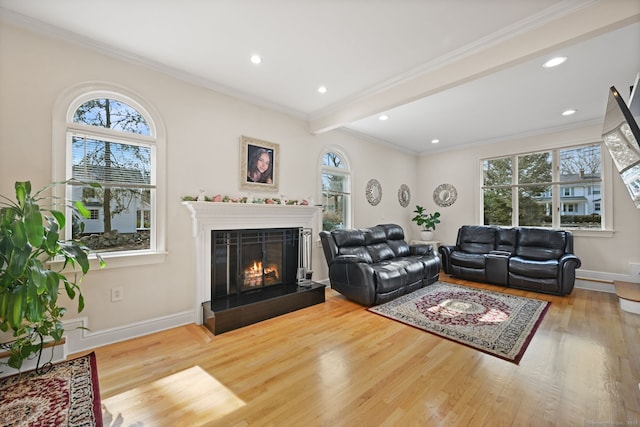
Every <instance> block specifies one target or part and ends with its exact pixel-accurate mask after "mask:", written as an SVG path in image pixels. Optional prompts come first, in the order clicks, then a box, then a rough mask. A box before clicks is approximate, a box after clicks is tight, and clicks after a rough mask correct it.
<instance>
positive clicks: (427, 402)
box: [73, 276, 640, 427]
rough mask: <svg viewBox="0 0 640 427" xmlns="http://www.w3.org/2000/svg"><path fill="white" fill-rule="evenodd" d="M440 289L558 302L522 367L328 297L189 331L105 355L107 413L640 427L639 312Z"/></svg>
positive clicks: (294, 421) (572, 300)
mask: <svg viewBox="0 0 640 427" xmlns="http://www.w3.org/2000/svg"><path fill="white" fill-rule="evenodd" d="M441 280H443V281H451V282H454V283H459V284H466V285H469V286H476V287H479V288H483V289H489V290H494V291H498V292H505V293H509V294H513V295H522V296H528V297H531V298H538V299H544V300H548V301H551V306H550V308H549V311H548V313H547V315H546V317H545V319H544V321H543V322H542V324H541V325H540V328H539V329H538V331H537V333H536V335H535V336H534V338H533V340H532V341H531V344H530V345H529V348H528V349H527V351H526V353H525V355H524V357H523V358H522V360H521V362H520V364H519V365H515V364H513V363H510V362H507V361H504V360H501V359H498V358H496V357H493V356H490V355H487V354H484V353H481V352H478V351H476V350H474V349H471V348H469V347H465V346H463V345H460V344H457V343H454V342H451V341H448V340H445V339H442V338H439V337H437V336H434V335H431V334H429V333H426V332H423V331H420V330H418V329H415V328H412V327H408V326H405V325H402V324H400V323H398V322H394V321H392V320H389V319H386V318H384V317H382V316H379V315H376V314H373V313H371V312H368V311H367V310H366V309H365V308H364V307H362V306H360V305H358V304H355V303H353V302H350V301H348V300H346V299H345V298H344V297H342V296H341V295H339V294H337V293H336V292H334V291H333V290H330V289H328V290H327V301H326V302H325V303H324V304H320V305H316V306H312V307H309V308H306V309H303V310H299V311H296V312H293V313H289V314H286V315H284V316H280V317H278V318H275V319H270V320H267V321H264V322H261V323H259V324H255V325H251V326H248V327H245V328H242V329H239V330H235V331H231V332H227V333H224V334H221V335H217V336H214V335H212V334H211V333H210V332H209V331H207V330H206V329H205V328H203V327H199V326H196V325H188V326H184V327H180V328H175V329H172V330H168V331H165V332H161V333H157V334H153V335H149V336H146V337H141V338H137V339H133V340H129V341H125V342H121V343H117V344H113V345H109V346H105V347H102V348H97V349H95V352H96V356H97V361H98V371H99V378H100V387H101V394H102V399H103V404H104V407H105V414H106V416H107V418H108V419H109V420H112V421H113V423H112V424H113V425H123V426H125V425H127V426H128V425H147V426H181V425H184V426H198V425H210V426H218V425H220V426H237V427H244V426H285V425H286V426H289V425H294V426H298V425H299V426H305V427H311V426H378V425H380V426H484V425H486V426H511V425H518V426H527V425H530V426H558V425H562V426H565V425H566V426H586V425H603V426H604V425H640V390H639V388H638V383H639V382H640V315H636V314H632V313H627V312H623V311H621V310H620V308H619V306H618V302H617V299H616V296H615V295H614V294H607V293H599V292H593V291H587V290H582V289H575V290H574V291H573V293H572V294H571V295H570V296H568V297H557V296H550V295H543V294H537V293H533V292H527V291H519V290H514V289H506V288H501V287H496V286H491V285H486V284H474V283H471V282H465V281H461V280H454V279H450V278H448V277H446V276H445V277H441ZM75 356H78V355H73V357H75ZM118 417H119V418H118ZM116 420H118V421H117V422H119V423H120V424H116ZM136 423H142V424H136ZM107 425H108V424H107Z"/></svg>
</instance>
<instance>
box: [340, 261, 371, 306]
mask: <svg viewBox="0 0 640 427" xmlns="http://www.w3.org/2000/svg"><path fill="white" fill-rule="evenodd" d="M338 258H342V259H340V260H339V259H338ZM358 259H360V257H358V256H355V255H344V256H341V257H337V258H336V260H335V261H334V262H333V263H332V264H331V267H329V281H330V283H331V287H332V288H333V289H335V290H336V291H338V292H340V293H341V294H342V295H344V296H346V297H347V298H349V299H352V300H353V301H356V302H358V303H360V304H362V305H366V306H371V305H373V304H374V303H375V300H376V285H375V279H374V275H375V272H374V270H373V268H372V267H371V265H370V264H368V263H366V262H364V261H358Z"/></svg>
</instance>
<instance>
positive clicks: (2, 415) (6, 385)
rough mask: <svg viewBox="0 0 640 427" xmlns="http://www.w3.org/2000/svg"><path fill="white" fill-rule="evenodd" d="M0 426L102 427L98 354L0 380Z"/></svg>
mask: <svg viewBox="0 0 640 427" xmlns="http://www.w3.org/2000/svg"><path fill="white" fill-rule="evenodd" d="M0 426H2V427H5V426H12V427H16V426H21V427H22V426H29V427H31V426H87V427H89V426H102V412H101V408H100V390H99V388H98V371H97V369H96V358H95V354H94V353H91V354H88V355H86V356H82V357H79V358H77V359H73V360H68V361H65V362H61V363H57V364H54V365H53V367H52V368H51V370H50V371H49V372H47V373H45V374H42V375H39V374H37V373H36V372H35V371H30V372H26V373H22V374H17V375H13V376H10V377H6V378H1V379H0Z"/></svg>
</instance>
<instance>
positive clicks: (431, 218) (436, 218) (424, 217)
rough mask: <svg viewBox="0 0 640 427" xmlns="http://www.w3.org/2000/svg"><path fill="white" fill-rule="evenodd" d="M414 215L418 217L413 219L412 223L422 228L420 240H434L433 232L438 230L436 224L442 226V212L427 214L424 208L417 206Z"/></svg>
mask: <svg viewBox="0 0 640 427" xmlns="http://www.w3.org/2000/svg"><path fill="white" fill-rule="evenodd" d="M413 213H415V214H416V216H414V217H413V218H411V221H413V222H415V223H416V224H417V225H418V226H419V227H420V238H421V239H422V240H433V231H434V230H435V229H436V224H440V212H434V213H427V212H425V209H424V207H422V206H420V205H416V209H415V210H414V211H413Z"/></svg>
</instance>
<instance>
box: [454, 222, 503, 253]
mask: <svg viewBox="0 0 640 427" xmlns="http://www.w3.org/2000/svg"><path fill="white" fill-rule="evenodd" d="M495 243H496V229H495V228H494V227H487V226H481V225H463V226H462V227H460V231H459V232H458V247H459V248H460V250H462V251H464V252H467V253H470V254H487V253H489V252H491V251H492V250H493V249H494V246H495Z"/></svg>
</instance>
